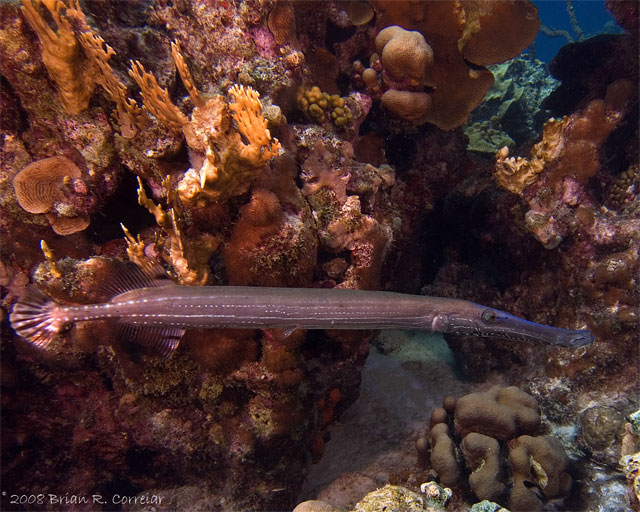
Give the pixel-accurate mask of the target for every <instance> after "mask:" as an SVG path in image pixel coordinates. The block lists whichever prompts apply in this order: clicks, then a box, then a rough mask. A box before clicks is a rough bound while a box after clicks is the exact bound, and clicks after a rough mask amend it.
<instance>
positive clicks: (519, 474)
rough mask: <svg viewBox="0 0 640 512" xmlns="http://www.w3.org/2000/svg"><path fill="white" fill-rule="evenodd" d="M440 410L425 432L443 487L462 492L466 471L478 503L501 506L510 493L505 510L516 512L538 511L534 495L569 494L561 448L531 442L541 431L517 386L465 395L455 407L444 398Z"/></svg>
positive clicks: (542, 440)
mask: <svg viewBox="0 0 640 512" xmlns="http://www.w3.org/2000/svg"><path fill="white" fill-rule="evenodd" d="M443 405H446V406H447V409H445V408H438V409H435V410H434V411H433V413H432V416H431V421H430V424H431V427H430V431H429V439H430V445H431V455H430V464H431V467H432V468H433V470H435V471H436V472H437V474H438V477H439V479H440V481H441V482H442V484H443V485H446V486H452V487H457V488H460V489H462V488H463V487H464V485H465V482H464V481H463V478H462V476H463V475H465V474H466V473H465V471H464V468H466V469H467V470H468V472H469V475H468V484H469V487H470V488H471V491H472V492H473V494H474V495H475V496H476V497H477V498H478V499H480V500H490V501H495V502H498V503H502V502H504V498H505V495H506V494H507V491H509V507H510V509H511V510H513V511H515V512H518V511H531V510H542V505H543V503H542V501H541V500H540V499H539V498H538V495H537V493H536V492H537V491H538V490H539V492H540V493H541V494H542V496H544V498H545V499H550V498H559V497H562V496H566V495H567V494H568V492H569V490H570V488H571V477H570V476H569V474H568V473H566V471H565V470H566V468H567V464H568V458H567V456H566V454H565V451H564V448H563V446H562V443H561V442H560V441H559V440H558V439H556V438H554V437H550V436H539V437H532V435H533V434H536V433H537V432H538V430H539V428H540V413H539V411H538V405H537V403H536V400H535V399H534V398H533V397H532V396H531V395H529V394H527V393H525V392H524V391H522V390H520V389H519V388H517V387H515V386H510V387H506V388H502V387H499V386H494V387H492V388H491V389H489V390H488V391H484V392H476V393H470V394H468V395H464V396H462V397H460V398H458V399H457V400H455V404H454V403H453V399H452V397H447V398H445V400H444V404H443ZM447 411H450V412H451V411H453V414H452V415H451V416H449V414H448V413H447ZM450 423H452V424H453V425H454V433H453V434H450V433H449V427H448V425H449V424H450ZM522 434H530V435H522ZM458 446H459V448H458ZM505 448H508V450H509V457H508V461H509V470H510V471H509V475H508V477H507V475H506V474H505V472H504V471H503V467H504V466H505ZM458 450H459V452H458ZM458 453H460V455H458ZM462 460H464V463H462ZM508 483H510V485H509V486H508V485H507V484H508Z"/></svg>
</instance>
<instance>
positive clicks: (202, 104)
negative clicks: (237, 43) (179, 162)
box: [129, 43, 280, 205]
mask: <svg viewBox="0 0 640 512" xmlns="http://www.w3.org/2000/svg"><path fill="white" fill-rule="evenodd" d="M171 54H172V56H173V60H174V62H175V65H176V68H177V69H178V72H179V74H180V76H181V78H182V81H183V82H184V85H185V88H186V89H187V91H188V93H189V96H190V97H191V99H192V101H193V103H194V105H195V108H194V109H193V112H192V113H191V116H190V118H187V116H185V115H184V114H183V113H182V112H181V111H180V110H179V109H178V107H176V106H175V105H174V104H173V103H172V102H171V99H170V98H169V93H168V92H167V90H166V89H163V88H162V87H160V85H159V84H158V82H157V81H156V79H155V77H154V76H153V75H152V74H151V73H149V72H147V71H145V69H144V68H143V67H142V65H141V64H140V63H139V62H137V61H134V62H133V63H132V66H131V69H130V71H129V74H130V75H131V76H132V77H133V79H134V80H135V81H136V82H137V83H138V85H139V86H140V89H141V90H142V96H143V99H144V108H145V109H146V110H148V111H149V112H150V113H151V114H153V115H154V116H155V117H156V118H157V119H158V120H160V121H161V122H162V123H163V124H165V125H166V126H168V127H169V128H171V129H173V130H181V131H182V132H183V133H184V136H185V140H186V142H187V145H188V146H189V148H191V149H192V150H194V152H195V153H197V154H199V155H200V156H201V157H202V164H201V166H200V167H199V168H197V169H195V168H192V169H189V170H188V171H187V172H186V173H185V174H184V176H183V177H182V179H181V180H180V182H179V183H178V186H177V191H178V195H179V197H180V200H181V201H182V202H183V203H185V204H189V205H193V204H199V205H202V204H204V203H205V202H206V201H208V200H213V201H224V200H226V199H228V198H229V197H231V196H235V195H240V194H243V193H245V192H246V191H247V190H248V189H249V185H250V184H251V183H252V182H253V180H254V179H255V178H256V177H257V176H258V175H259V174H260V171H261V169H262V168H263V167H264V165H265V164H266V163H267V162H268V161H269V160H270V159H271V158H273V157H274V156H276V155H278V152H279V151H280V143H279V142H278V139H275V138H272V137H271V132H270V131H269V129H268V128H267V120H266V119H265V118H264V116H263V115H262V112H261V111H262V104H261V103H260V95H259V94H258V92H257V91H255V90H253V89H252V88H251V87H244V86H238V85H234V86H233V87H231V88H230V89H229V95H230V96H231V97H232V98H233V100H234V102H233V103H231V104H229V105H227V103H226V102H225V101H224V98H222V97H221V96H219V95H214V96H211V97H208V98H206V99H205V98H204V97H203V95H201V94H200V93H199V92H198V90H197V88H196V87H195V85H194V82H193V78H192V76H191V73H190V72H189V69H188V68H187V65H186V63H185V61H184V58H183V56H182V54H181V53H180V48H179V47H178V45H176V44H173V43H172V45H171ZM229 111H230V112H231V113H230V112H229ZM231 117H233V120H234V121H235V123H236V125H237V130H234V129H232V128H231V124H232V123H231Z"/></svg>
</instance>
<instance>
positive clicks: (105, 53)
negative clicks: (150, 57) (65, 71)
mask: <svg viewBox="0 0 640 512" xmlns="http://www.w3.org/2000/svg"><path fill="white" fill-rule="evenodd" d="M85 24H86V22H85ZM87 29H88V30H86V31H83V32H81V33H80V34H79V36H78V39H79V41H80V44H81V45H82V48H83V49H84V52H85V54H86V55H87V56H88V57H89V58H90V59H91V61H92V62H93V63H94V64H95V65H96V67H97V69H98V70H99V73H97V74H96V77H95V79H96V82H97V83H98V85H100V86H101V87H102V88H103V89H104V91H105V93H106V94H107V97H108V98H109V99H110V100H111V101H113V102H114V103H115V104H116V116H117V119H118V125H119V126H120V131H121V133H122V136H123V137H125V138H132V137H133V136H135V134H136V133H137V132H138V130H139V129H143V128H144V127H145V126H146V125H147V122H148V118H147V117H146V116H145V115H144V114H143V112H142V109H141V108H140V107H138V104H137V103H136V102H135V100H133V99H131V98H129V97H128V96H127V88H126V87H125V86H124V84H123V83H122V82H121V81H120V80H118V78H117V77H116V75H115V73H114V72H113V69H111V66H110V65H109V59H110V58H111V57H112V56H113V55H115V52H114V51H113V48H111V47H110V46H109V45H108V44H106V43H105V42H104V39H102V37H100V36H99V35H98V34H96V33H94V32H93V31H92V30H91V29H90V28H89V27H88V26H87Z"/></svg>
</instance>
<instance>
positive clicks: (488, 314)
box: [480, 309, 496, 324]
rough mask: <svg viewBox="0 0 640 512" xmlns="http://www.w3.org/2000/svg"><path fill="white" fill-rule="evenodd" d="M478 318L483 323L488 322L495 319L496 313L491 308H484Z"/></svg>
mask: <svg viewBox="0 0 640 512" xmlns="http://www.w3.org/2000/svg"><path fill="white" fill-rule="evenodd" d="M480 318H481V319H482V321H483V322H484V323H485V324H490V323H492V322H493V321H494V320H495V319H496V313H495V311H492V310H491V309H485V310H484V311H483V312H482V316H481V317H480Z"/></svg>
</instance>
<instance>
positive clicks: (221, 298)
mask: <svg viewBox="0 0 640 512" xmlns="http://www.w3.org/2000/svg"><path fill="white" fill-rule="evenodd" d="M138 277H139V276H138ZM132 283H133V286H131V285H130V284H127V283H125V284H124V285H119V286H118V287H117V291H119V293H116V294H115V295H114V296H113V298H112V299H111V300H110V301H109V302H105V303H102V304H90V305H63V304H60V303H58V302H56V301H54V300H53V299H51V298H49V297H47V296H46V295H44V294H43V293H42V292H40V291H39V290H38V289H37V288H35V287H31V288H30V289H29V291H28V292H27V294H26V295H25V297H24V298H23V299H21V300H20V301H19V302H18V303H17V304H16V305H15V307H14V309H13V312H12V314H11V324H12V326H13V328H14V329H15V330H16V332H17V333H18V334H19V335H21V336H23V337H24V338H26V339H27V340H29V341H30V342H31V343H33V344H35V345H37V346H39V347H42V348H44V347H46V346H47V345H49V343H50V342H51V341H52V339H53V338H54V337H55V336H56V335H57V334H58V333H59V332H61V331H62V330H64V329H65V327H66V326H69V325H71V324H74V323H76V322H81V321H87V320H97V319H114V320H117V322H118V323H119V325H120V326H122V328H123V330H124V333H125V335H126V336H127V337H129V338H130V339H132V340H135V341H139V342H141V343H143V344H145V345H150V346H151V347H152V348H153V349H154V350H156V351H157V352H160V353H162V354H164V355H168V354H170V353H171V352H172V351H173V350H174V349H175V348H176V347H177V346H178V343H179V340H180V337H181V336H182V334H183V331H184V329H188V328H211V329H213V328H241V329H251V328H261V329H267V328H282V329H285V330H286V331H293V330H295V329H420V330H426V331H440V332H444V333H457V334H469V335H477V336H498V337H502V338H507V339H512V340H516V341H540V342H543V343H547V344H550V345H559V346H564V347H580V346H583V345H586V344H588V343H591V342H592V341H593V335H592V334H591V333H590V332H589V331H586V330H569V329H559V328H555V327H550V326H546V325H541V324H536V323H533V322H528V321H526V320H523V319H521V318H518V317H515V316H513V315H510V314H508V313H504V312H502V311H499V310H496V309H493V308H488V307H486V306H482V305H480V304H475V303H473V302H469V301H464V300H458V299H448V298H443V297H426V296H420V295H406V294H400V293H393V292H375V291H363V290H344V289H316V288H259V287H242V286H198V287H195V286H181V285H175V284H170V285H166V284H163V285H161V286H159V285H158V284H157V283H152V282H150V281H146V280H145V279H144V278H141V277H139V278H137V279H134V280H133V281H132ZM163 283H166V281H164V282H163ZM141 284H142V285H143V286H142V287H140V285H141ZM146 284H149V286H145V285H146ZM132 287H133V288H134V289H128V290H126V291H122V290H123V289H126V288H132Z"/></svg>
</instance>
